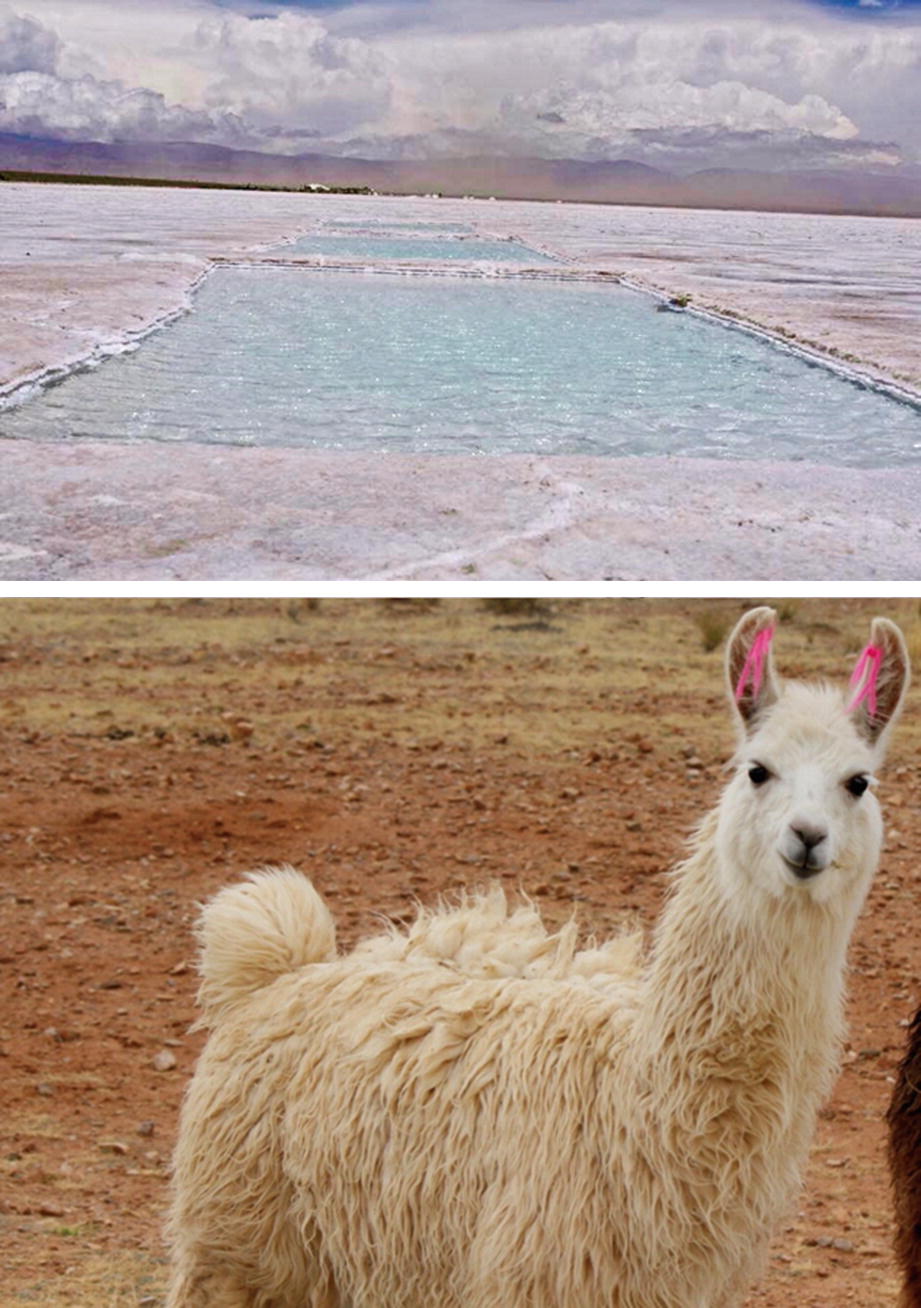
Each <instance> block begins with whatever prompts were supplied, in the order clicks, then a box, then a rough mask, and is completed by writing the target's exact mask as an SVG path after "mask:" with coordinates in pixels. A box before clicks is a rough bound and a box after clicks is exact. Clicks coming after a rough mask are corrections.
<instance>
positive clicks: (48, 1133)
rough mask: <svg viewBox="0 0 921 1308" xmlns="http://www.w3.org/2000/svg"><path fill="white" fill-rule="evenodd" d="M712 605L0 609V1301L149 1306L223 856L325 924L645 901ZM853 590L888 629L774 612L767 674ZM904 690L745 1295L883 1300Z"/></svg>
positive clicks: (713, 751) (232, 870)
mask: <svg viewBox="0 0 921 1308" xmlns="http://www.w3.org/2000/svg"><path fill="white" fill-rule="evenodd" d="M741 607H743V606H742V605H740V603H739V602H737V601H724V602H720V601H713V602H708V603H703V602H690V601H687V602H681V601H677V600H676V601H561V602H557V603H554V604H552V605H544V606H538V607H537V608H536V609H534V608H532V609H531V610H528V609H527V608H525V609H524V610H520V609H519V610H510V609H508V608H506V609H505V610H502V611H496V609H495V608H493V609H488V608H487V607H486V605H485V603H484V602H483V601H461V600H443V601H441V602H440V603H437V604H434V605H432V606H427V605H425V604H423V603H420V602H413V603H403V604H398V603H393V602H391V603H382V602H379V601H374V600H358V601H338V600H334V601H327V600H323V601H321V602H320V603H319V606H318V607H311V606H308V605H307V604H305V603H303V602H301V604H299V605H295V604H285V605H282V606H278V605H276V604H274V603H271V602H268V601H235V602H232V603H230V604H228V603H226V602H224V601H219V600H214V601H181V600H173V601H148V602H141V601H134V602H122V601H114V600H108V601H101V600H92V601H91V600H87V601H84V600H74V599H70V600H28V601H18V600H5V601H0V659H2V661H3V667H2V677H3V692H2V694H3V696H4V698H3V699H2V701H0V714H2V717H0V737H2V753H0V793H2V800H3V815H4V816H3V822H2V826H0V971H2V992H0V993H2V1000H0V1003H2V1009H0V1079H2V1085H3V1104H4V1111H3V1116H2V1120H0V1131H2V1135H3V1142H2V1151H0V1156H2V1159H3V1163H2V1170H0V1233H2V1240H0V1245H2V1252H0V1285H2V1288H0V1304H2V1305H3V1306H4V1308H6V1306H8V1305H22V1304H40V1305H43V1306H47V1308H52V1306H55V1305H64V1304H67V1305H80V1306H81V1308H90V1306H91V1305H92V1306H93V1308H96V1306H97V1305H108V1306H112V1308H121V1306H124V1305H138V1304H148V1305H154V1304H158V1303H159V1302H160V1300H161V1292H162V1288H163V1281H164V1271H163V1256H164V1251H163V1246H162V1242H161V1234H160V1230H161V1221H162V1214H163V1209H164V1205H165V1202H166V1194H167V1177H168V1161H169V1157H170V1151H171V1147H172V1143H173V1138H174V1131H175V1126H176V1118H177V1110H178V1107H179V1103H180V1099H181V1096H182V1092H183V1087H184V1085H185V1083H186V1080H187V1078H188V1076H189V1073H190V1072H191V1070H192V1068H193V1065H194V1062H195V1057H196V1054H197V1051H198V1049H199V1045H200V1038H199V1037H198V1036H197V1035H190V1034H189V1027H190V1024H191V1023H192V1021H193V1020H194V1016H195V1003H194V995H195V988H196V977H195V970H194V947H193V942H192V938H191V933H190V927H191V923H192V922H193V920H194V917H195V913H196V903H197V902H198V901H200V900H201V899H202V898H203V897H205V896H207V895H209V894H210V893H211V892H213V891H214V890H216V889H217V888H218V887H219V886H221V885H223V884H225V883H226V882H227V881H228V880H231V879H234V878H235V877H236V876H237V875H238V874H239V873H240V872H242V871H244V870H246V869H248V868H250V867H252V866H254V865H257V864H260V863H264V862H278V861H286V862H291V863H293V864H295V865H296V866H299V867H301V868H304V869H305V870H307V871H309V872H310V873H311V874H312V875H313V876H314V877H315V879H316V881H317V883H318V885H319V887H320V889H321V890H322V892H323V893H324V894H325V895H326V896H327V897H328V898H329V900H330V903H331V906H332V908H333V911H334V913H335V916H336V918H337V920H338V922H339V926H340V932H341V938H342V940H343V942H344V943H346V944H348V943H349V942H351V941H352V940H354V939H355V938H356V936H358V935H359V934H362V933H366V932H368V931H370V930H374V929H375V926H376V915H377V914H380V913H383V914H386V915H388V916H390V917H394V918H404V917H406V916H407V915H409V914H411V912H412V902H413V900H414V898H416V897H418V898H421V899H424V900H428V899H431V898H434V897H435V896H437V895H438V893H439V892H441V891H445V890H447V891H450V890H452V889H454V888H455V887H459V886H462V885H470V884H472V883H482V882H484V881H487V880H489V879H491V878H495V877H498V878H501V879H502V880H503V881H505V882H506V883H507V884H508V885H509V887H510V888H512V889H514V888H516V887H521V888H522V889H524V890H525V891H527V892H528V893H529V894H531V895H532V896H534V897H535V898H536V899H537V900H538V902H539V903H540V904H541V905H542V907H543V909H544V911H545V913H546V915H547V916H548V918H549V919H550V920H552V921H560V920H562V919H563V918H564V917H566V916H568V915H569V913H570V912H571V910H572V908H573V907H574V906H575V908H576V909H577V911H578V914H579V916H580V918H581V920H583V921H584V922H585V923H586V924H587V926H588V927H590V928H591V929H592V930H593V931H595V932H596V933H603V932H604V931H605V930H606V929H607V928H609V927H611V926H612V925H614V924H615V923H616V922H618V921H619V920H620V918H621V917H622V915H623V913H624V911H625V910H626V911H627V912H629V913H633V914H635V915H638V916H639V917H641V918H642V919H643V920H644V921H645V922H647V923H650V922H652V921H653V920H654V918H655V915H656V913H657V912H658V909H659V907H660V905H661V901H662V896H663V889H664V877H663V876H662V875H661V874H662V872H663V871H664V870H665V869H667V868H668V866H669V865H670V864H671V863H672V862H673V861H674V860H675V859H676V858H677V857H678V856H679V855H680V853H681V850H682V846H683V841H684V839H685V837H686V835H687V833H688V831H689V829H690V828H691V826H692V824H693V823H694V822H695V821H696V819H697V818H698V817H700V816H701V815H702V814H703V812H704V811H705V810H706V808H707V807H708V806H709V805H710V804H711V802H712V801H713V799H714V798H715V796H716V794H717V792H718V789H719V786H720V782H721V776H722V774H721V765H722V762H723V760H724V759H725V757H726V752H727V749H728V746H729V744H730V733H731V728H730V725H729V720H728V716H727V715H726V713H725V712H724V710H723V703H724V700H723V692H722V686H721V664H720V654H719V651H718V650H717V651H715V652H711V653H707V652H705V650H704V647H703V645H704V642H703V639H702V630H705V629H706V630H708V629H709V627H710V626H711V625H715V626H716V628H717V629H719V627H720V626H725V625H726V624H727V623H729V622H731V621H733V620H734V619H735V616H736V615H737V613H738V612H739V611H740V608H741ZM872 612H884V613H887V614H889V615H890V616H893V617H895V618H896V619H897V620H901V621H902V622H903V624H906V625H908V626H909V627H911V629H912V634H914V627H915V625H916V621H917V613H916V606H915V605H914V604H911V605H909V604H907V603H906V601H893V602H887V601H884V600H877V601H873V602H864V601H826V600H823V601H799V602H798V603H797V604H796V605H792V604H791V605H789V606H787V608H786V609H785V613H784V616H785V617H786V618H787V621H786V622H785V623H784V625H783V628H782V632H781V637H780V638H779V639H778V646H779V649H778V656H779V660H780V662H781V664H782V666H783V667H784V668H785V670H787V671H788V672H790V673H791V674H794V675H796V674H809V675H812V674H815V673H819V674H823V675H826V674H827V675H829V676H840V675H844V674H845V673H846V671H847V669H848V667H849V660H850V659H851V658H852V657H853V655H854V654H855V653H856V651H857V649H859V647H860V645H861V644H862V643H863V641H864V639H865V634H866V628H867V619H868V617H869V616H870V615H871V613H872ZM915 703H916V700H913V702H912V704H910V705H909V708H908V710H907V713H906V719H905V723H904V727H903V729H902V731H901V733H900V734H899V736H898V738H897V740H896V741H895V743H894V746H893V751H892V759H891V762H890V766H889V768H888V769H887V772H886V774H885V776H884V779H883V785H882V788H881V794H882V797H883V800H884V804H885V806H886V808H887V812H888V829H889V833H888V839H887V844H886V849H885V853H884V858H883V863H882V867H881V869H880V872H879V874H878V876H877V878H876V881H875V885H874V889H873V891H872V893H871V896H870V901H869V904H868V906H867V909H866V911H865V913H864V915H863V917H862V919H861V922H860V925H859V928H858V931H857V934H856V937H855V940H854V944H853V947H852V951H851V964H852V975H851V982H850V991H851V999H850V1004H849V1025H850V1039H849V1044H848V1046H847V1049H846V1052H845V1060H844V1066H843V1070H842V1073H841V1077H840V1079H839V1081H838V1084H837V1087H836V1089H835V1092H834V1095H833V1097H832V1100H831V1102H830V1104H829V1105H828V1107H827V1108H826V1109H825V1110H824V1111H823V1113H822V1118H821V1122H820V1125H819V1130H818V1134H817V1137H816V1141H815V1148H814V1151H813V1155H812V1161H811V1165H810V1169H809V1173H808V1176H807V1180H806V1187H805V1189H804V1191H803V1194H802V1196H801V1199H800V1202H799V1204H798V1207H797V1208H796V1210H795V1211H794V1213H793V1214H792V1215H791V1219H790V1221H789V1223H788V1225H787V1226H786V1227H785V1229H783V1230H781V1231H780V1232H778V1234H777V1238H776V1239H775V1242H774V1245H773V1251H772V1257H771V1261H770V1267H769V1271H768V1274H767V1276H766V1278H765V1279H764V1281H763V1282H762V1284H761V1285H760V1286H759V1287H758V1288H756V1289H754V1290H753V1292H752V1294H751V1297H750V1299H749V1301H748V1302H749V1305H751V1306H754V1305H758V1308H793V1305H796V1308H831V1305H838V1304H854V1305H861V1306H862V1308H878V1306H879V1305H884V1304H891V1303H893V1302H894V1299H895V1294H896V1289H897V1277H896V1273H895V1268H894V1264H893V1259H892V1254H891V1205H890V1199H889V1194H888V1183H887V1177H886V1169H885V1162H884V1130H883V1114H884V1112H885V1108H886V1105H887V1102H888V1099H889V1095H890V1092H891V1086H892V1077H893V1072H894V1069H895V1067H896V1064H897V1062H898V1058H899V1056H900V1052H901V1050H902V1047H903V1044H904V1037H905V1026H906V1024H907V1020H908V1019H909V1018H910V1016H911V1014H912V1013H913V1012H914V1009H915V1007H916V1006H917V1004H918V1001H919V998H921V962H919V950H918V908H917V903H918V890H919V873H918V859H917V855H918V852H919V842H921V826H919V823H918V822H917V820H916V818H915V801H914V796H915V794H916V793H917V791H918V781H919V774H921V734H919V730H918V725H917V723H916V722H914V721H913V719H914V718H916V717H917V714H916V711H915V707H914V705H915ZM163 1054H166V1055H167V1057H166V1058H165V1059H163V1058H158V1056H160V1055H163ZM173 1061H174V1062H175V1066H168V1067H167V1068H166V1069H165V1070H157V1065H158V1063H161V1064H162V1063H163V1062H166V1063H167V1064H171V1063H172V1062H173ZM395 1308H396V1306H395Z"/></svg>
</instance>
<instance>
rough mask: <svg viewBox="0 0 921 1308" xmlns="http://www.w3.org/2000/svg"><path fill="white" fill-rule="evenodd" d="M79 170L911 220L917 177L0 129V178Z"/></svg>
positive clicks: (920, 172) (920, 209)
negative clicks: (275, 148) (43, 135)
mask: <svg viewBox="0 0 921 1308" xmlns="http://www.w3.org/2000/svg"><path fill="white" fill-rule="evenodd" d="M4 169H6V170H8V171H17V172H38V173H78V174H91V175H96V176H100V175H104V176H111V177H139V178H140V177H144V178H162V179H163V180H166V181H202V182H223V183H230V184H235V185H239V184H241V183H249V184H255V185H270V186H293V187H297V186H305V185H309V184H311V183H314V184H321V185H326V186H369V187H371V188H372V189H374V190H376V191H388V192H396V193H399V194H420V193H423V194H425V193H431V192H436V191H437V192H440V193H442V194H444V195H479V196H491V195H494V196H496V197H499V198H504V199H532V200H586V201H594V202H600V203H607V204H648V205H675V206H684V207H689V208H711V209H766V210H775V211H781V212H805V213H857V214H882V215H888V216H901V217H912V218H917V217H921V169H917V168H901V169H887V170H879V171H865V172H854V171H846V172H845V171H841V172H833V171H825V172H792V171H791V172H787V173H766V172H746V171H742V170H733V169H709V170H707V171H705V172H696V173H692V174H691V175H690V176H687V177H679V176H677V175H675V174H671V173H667V172H662V171H660V170H659V169H656V168H650V167H648V166H646V165H645V164H639V163H632V162H630V161H628V160H617V161H615V162H611V163H583V162H580V161H578V160H573V159H537V158H523V159H516V158H504V157H503V158H499V157H494V158H492V157H490V158H487V157H471V158H461V159H426V160H421V159H419V160H405V159H404V160H398V161H391V160H382V159H352V158H340V157H336V156H333V155H323V154H299V155H293V156H289V155H274V154H261V153H259V152H258V151H255V150H231V149H227V148H225V147H223V146H217V145H199V144H196V143H193V142H190V143H169V144H162V145H161V144H156V143H150V142H137V143H125V144H107V143H103V142H98V141H89V142H70V141H55V140H41V139H36V138H33V137H25V136H13V135H10V134H8V133H0V172H2V171H3V170H4Z"/></svg>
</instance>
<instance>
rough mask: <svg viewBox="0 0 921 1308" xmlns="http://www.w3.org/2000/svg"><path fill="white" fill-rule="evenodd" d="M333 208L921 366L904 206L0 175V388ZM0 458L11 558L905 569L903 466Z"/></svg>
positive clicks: (24, 563)
mask: <svg viewBox="0 0 921 1308" xmlns="http://www.w3.org/2000/svg"><path fill="white" fill-rule="evenodd" d="M327 218H334V219H336V220H337V221H343V220H346V221H358V222H367V221H368V220H369V219H371V220H373V219H378V220H380V219H384V220H386V221H391V222H392V221H397V222H426V221H437V222H457V223H461V224H468V225H470V226H472V227H474V228H475V229H476V230H477V231H480V232H482V233H484V234H494V235H497V236H510V235H514V236H517V237H519V238H520V239H522V240H523V241H525V242H527V243H529V244H532V245H534V246H536V247H537V248H541V249H545V250H547V251H549V252H552V253H555V254H557V255H560V256H562V257H564V258H565V259H567V260H569V261H571V262H573V263H575V264H576V265H577V266H579V267H585V268H591V269H597V270H602V271H608V272H619V273H623V274H626V275H627V276H629V277H630V278H631V279H632V280H634V281H637V282H640V283H642V284H644V285H648V286H655V287H658V288H660V289H662V290H665V291H667V292H669V293H683V294H689V295H690V296H691V297H692V303H693V304H695V305H699V306H701V307H703V308H711V309H714V310H717V311H719V312H724V313H725V312H728V313H730V314H734V315H738V316H741V317H743V318H745V319H747V320H750V321H752V322H754V323H757V324H760V325H761V326H763V327H764V328H766V329H768V330H771V331H775V332H778V333H781V334H783V335H785V336H786V337H788V338H792V339H795V340H797V341H800V342H803V343H806V344H809V345H811V346H813V347H815V348H818V349H820V350H824V351H828V352H833V353H834V355H835V356H836V357H838V358H841V359H847V360H848V361H850V362H851V363H852V364H854V365H855V366H856V368H857V369H858V370H859V371H862V372H864V373H866V374H868V375H870V376H874V377H878V378H881V379H883V380H888V381H893V382H898V383H900V384H901V385H903V386H905V387H907V388H912V389H915V390H921V354H919V351H918V349H917V344H916V343H917V340H918V339H919V328H921V223H919V222H914V221H911V220H895V219H870V218H837V217H834V218H832V217H818V218H817V217H814V216H796V215H773V214H771V215H768V214H728V213H717V212H699V211H677V210H654V209H631V208H616V207H609V206H590V205H568V204H532V203H511V202H504V201H474V200H439V199H434V198H431V199H414V198H406V199H403V198H394V197H351V196H322V195H290V194H273V193H260V192H223V191H195V190H173V189H167V188H163V189H161V188H141V187H138V188H134V187H112V188H109V187H80V186H67V185H42V186H37V185H35V186H33V185H25V184H10V183H6V184H4V185H2V186H0V386H3V387H6V388H10V387H12V386H15V385H17V384H20V383H22V382H24V381H27V380H29V379H33V380H34V379H37V378H41V377H43V376H47V375H48V374H49V373H51V372H54V371H55V370H66V369H68V368H70V367H73V366H74V365H75V364H78V363H79V362H80V361H82V360H86V359H87V358H89V357H91V356H93V355H94V354H99V353H100V352H101V353H104V352H106V351H109V350H117V349H119V348H122V347H123V346H124V344H125V342H126V341H130V340H132V339H133V338H136V337H137V336H139V335H142V334H143V333H144V332H145V331H147V330H149V329H150V328H151V327H152V326H153V325H155V324H156V323H158V322H160V321H163V320H164V319H166V318H168V317H169V316H170V315H171V314H174V313H176V312H180V311H181V310H182V309H183V307H184V306H185V305H186V304H187V303H188V297H189V294H190V289H191V288H192V287H193V286H194V284H195V283H196V281H197V280H198V279H199V278H200V277H201V276H202V275H204V273H205V272H206V271H207V269H208V267H209V260H210V259H211V258H212V257H216V256H222V255H223V256H226V255H240V254H243V253H245V252H254V251H257V250H259V249H260V248H264V247H266V246H269V245H272V244H274V243H275V242H277V241H279V240H282V239H289V238H293V237H295V236H296V235H298V234H302V233H304V232H306V231H308V230H309V229H310V228H311V227H312V226H313V225H314V224H315V223H316V222H317V221H318V220H320V219H327ZM449 462H450V466H449ZM0 479H2V482H0V491H2V504H0V514H2V518H0V538H2V541H3V542H5V544H3V543H0V577H5V578H7V579H22V580H28V579H38V580H41V579H54V580H58V579H67V578H78V577H82V578H123V579H124V578H134V577H146V578H151V577H185V578H198V577H201V578H204V577H208V578H215V577H217V578H220V577H225V578H234V577H260V576H262V577H266V578H269V577H291V578H295V577H305V578H307V577H313V578H321V577H322V578H329V579H333V578H336V577H370V576H381V577H390V578H397V577H452V576H465V577H473V578H476V577H478V576H479V577H484V578H485V577H491V578H504V577H508V578H512V577H516V578H522V577H534V578H538V579H540V578H547V579H553V580H565V579H588V580H591V579H602V578H605V577H606V578H609V579H611V580H616V579H633V578H639V579H644V578H648V579H656V578H662V579H671V578H682V579H689V578H701V579H702V578H735V577H751V578H755V577H765V578H777V579H798V578H800V579H813V578H816V579H818V578H833V579H865V578H887V579H896V578H917V577H918V576H921V549H919V532H918V529H917V527H916V526H915V525H914V521H913V514H914V506H916V505H917V503H918V502H919V499H921V472H916V471H915V469H914V468H908V469H906V468H901V469H898V470H886V469H879V470H875V469H874V470H870V471H869V472H868V471H867V470H861V471H859V472H849V471H848V470H845V469H829V468H824V467H816V466H815V465H808V464H803V463H791V464H778V463H758V464H751V463H749V464H746V465H742V464H739V463H733V462H731V461H721V462H720V463H713V462H710V461H707V460H696V459H694V460H675V459H652V458H650V459H631V460H626V459H625V460H616V461H615V460H606V459H588V458H581V459H580V458H569V457H563V456H558V457H555V458H550V459H542V460H535V459H528V458H524V457H514V456H508V455H502V456H494V457H490V458H486V459H483V458H480V459H477V458H470V459H458V460H455V461H449V460H446V459H444V458H441V457H439V458H438V460H437V461H436V460H432V461H430V462H427V461H426V460H424V459H423V460H410V461H406V460H400V459H398V458H394V457H390V456H388V457H386V458H383V459H382V458H381V457H380V456H377V457H369V456H348V457H346V456H343V455H341V454H338V455H335V456H331V457H329V458H325V457H324V456H320V455H317V454H315V453H314V454H312V455H311V454H308V452H306V451H256V450H246V449H239V450H235V449H223V450H221V451H220V452H219V453H216V452H215V451H214V449H210V450H204V449H201V448H197V447H183V448H181V449H180V448H178V447H158V448H156V449H151V448H147V447H143V446H140V445H133V446H132V445H127V444H125V445H122V444H120V443H106V444H104V443H94V442H86V443H82V444H80V445H79V446H72V445H66V444H63V443H62V444H57V443H45V444H39V443H32V442H10V441H6V442H3V443H2V444H0ZM446 486H447V487H450V495H449V496H447V498H446V496H445V493H444V488H445V487H446ZM145 531H146V535H145V534H144V533H145Z"/></svg>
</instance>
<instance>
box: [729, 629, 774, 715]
mask: <svg viewBox="0 0 921 1308" xmlns="http://www.w3.org/2000/svg"><path fill="white" fill-rule="evenodd" d="M776 630H777V628H776V627H765V628H764V630H763V631H759V632H758V634H757V636H756V637H755V639H754V640H753V641H752V647H751V649H750V650H749V651H748V658H747V659H746V660H745V665H744V666H743V668H742V675H741V676H740V677H739V681H738V685H737V686H736V703H737V704H738V702H739V700H740V699H741V698H742V696H743V695H744V694H745V687H746V686H747V685H748V683H749V682H751V687H752V696H753V697H755V696H757V694H758V691H759V690H760V689H761V683H762V681H763V680H764V664H765V660H766V659H767V656H768V651H769V650H770V648H771V641H772V640H773V639H774V632H775V631H776Z"/></svg>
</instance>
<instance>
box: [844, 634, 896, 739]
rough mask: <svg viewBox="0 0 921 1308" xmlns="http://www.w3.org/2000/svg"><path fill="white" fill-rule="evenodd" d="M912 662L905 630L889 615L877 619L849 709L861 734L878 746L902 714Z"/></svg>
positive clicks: (857, 670)
mask: <svg viewBox="0 0 921 1308" xmlns="http://www.w3.org/2000/svg"><path fill="white" fill-rule="evenodd" d="M910 680H911V664H910V661H909V658H908V650H907V649H906V648H905V640H904V638H903V636H902V633H901V631H899V629H898V627H897V626H896V625H895V623H894V622H890V621H889V620H888V618H874V619H873V622H872V624H871V626H870V643H869V645H867V646H866V648H865V649H864V650H863V652H862V653H861V655H860V658H859V659H858V660H857V664H856V666H855V668H854V672H853V675H852V677H851V695H850V703H849V704H848V712H849V713H851V714H853V717H854V725H855V726H856V727H857V730H858V731H859V732H860V734H861V735H862V736H864V737H866V739H867V740H869V742H870V744H871V745H877V744H879V743H880V741H881V740H882V738H883V736H884V735H885V733H886V731H887V730H888V729H889V727H891V726H892V724H893V722H895V720H896V718H897V717H898V715H899V710H900V709H901V707H902V702H903V700H904V699H905V692H906V691H907V690H908V683H909V681H910Z"/></svg>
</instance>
